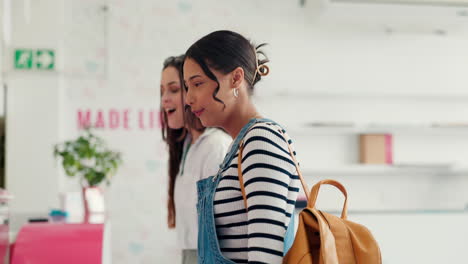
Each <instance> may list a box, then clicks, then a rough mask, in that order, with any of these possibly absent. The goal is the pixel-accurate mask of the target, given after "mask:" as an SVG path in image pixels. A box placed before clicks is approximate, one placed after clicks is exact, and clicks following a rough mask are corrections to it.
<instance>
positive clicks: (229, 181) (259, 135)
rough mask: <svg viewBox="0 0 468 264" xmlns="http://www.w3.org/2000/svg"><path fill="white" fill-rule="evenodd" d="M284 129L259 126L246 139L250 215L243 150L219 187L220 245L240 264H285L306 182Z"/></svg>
mask: <svg viewBox="0 0 468 264" xmlns="http://www.w3.org/2000/svg"><path fill="white" fill-rule="evenodd" d="M279 130H282V129H281V128H280V127H279V126H277V125H275V124H272V123H257V124H255V125H253V126H252V128H251V129H250V131H249V132H247V134H246V135H245V138H244V151H243V153H242V163H241V166H242V172H243V175H244V177H243V180H244V187H245V194H246V197H247V206H248V211H246V208H245V205H244V200H243V197H242V193H241V189H240V183H239V177H238V171H237V166H238V162H237V157H238V155H239V151H237V154H236V156H235V158H234V159H233V160H232V162H231V163H230V166H229V168H228V169H226V170H225V171H224V172H223V173H222V176H221V177H222V178H221V179H220V181H219V185H218V188H217V189H216V193H215V200H214V213H215V215H214V218H215V223H216V233H217V235H218V241H219V245H220V247H221V252H222V253H223V255H224V256H225V257H227V258H228V259H230V260H232V261H234V262H236V263H268V264H276V263H278V264H279V263H282V261H283V247H284V242H283V241H284V236H285V233H286V230H287V227H288V225H289V222H290V219H291V216H292V214H293V211H294V205H295V203H296V199H297V194H298V192H299V186H300V181H299V176H298V175H297V171H296V167H295V166H294V162H293V160H292V158H291V154H290V153H289V149H288V144H289V145H290V146H291V148H292V149H294V147H293V143H292V140H291V139H290V138H289V136H288V135H287V134H285V138H286V140H285V139H284V138H283V136H282V135H281V133H280V132H279ZM282 131H283V132H285V131H284V130H282ZM293 155H296V153H295V152H293Z"/></svg>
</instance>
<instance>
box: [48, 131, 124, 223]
mask: <svg viewBox="0 0 468 264" xmlns="http://www.w3.org/2000/svg"><path fill="white" fill-rule="evenodd" d="M54 156H55V158H56V159H60V160H61V162H62V167H63V169H64V171H65V173H66V174H67V175H68V176H70V177H78V178H79V179H80V183H81V186H82V191H83V203H84V207H85V208H84V209H85V214H86V215H89V213H90V207H89V205H90V204H89V197H88V193H95V192H96V191H98V192H99V193H100V192H101V190H100V188H99V187H98V185H99V184H100V183H102V182H103V181H106V183H107V184H110V179H111V177H112V176H113V175H114V174H115V173H116V172H117V169H118V168H119V166H120V165H121V164H122V159H121V155H120V153H119V152H116V151H112V150H110V149H108V148H107V146H106V144H105V142H104V140H103V139H102V138H100V137H98V136H96V135H94V134H93V133H92V131H91V129H90V128H87V129H86V130H84V132H83V133H82V135H81V136H79V137H78V138H77V139H75V140H69V141H65V142H63V143H60V144H57V145H55V146H54Z"/></svg>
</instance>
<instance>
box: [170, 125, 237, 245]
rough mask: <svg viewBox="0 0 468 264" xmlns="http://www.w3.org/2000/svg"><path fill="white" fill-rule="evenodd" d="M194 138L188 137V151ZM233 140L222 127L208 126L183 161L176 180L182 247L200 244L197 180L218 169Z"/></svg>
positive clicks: (177, 220)
mask: <svg viewBox="0 0 468 264" xmlns="http://www.w3.org/2000/svg"><path fill="white" fill-rule="evenodd" d="M190 141H191V137H187V138H186V139H185V142H184V151H185V150H186V149H187V147H188V144H189V143H190ZM231 142H232V139H231V137H230V136H229V135H228V134H226V133H225V132H223V131H222V130H220V129H217V128H206V129H205V131H204V132H203V134H201V135H200V137H199V138H198V139H197V141H195V143H194V144H193V145H192V146H190V149H189V151H188V152H187V154H186V157H185V166H184V163H183V161H182V162H181V164H180V166H181V167H180V169H179V174H178V175H177V177H176V181H175V189H174V201H175V212H176V231H177V242H178V245H179V247H181V248H182V249H196V248H197V238H198V219H197V206H196V205H197V198H198V197H197V181H199V180H202V179H205V178H208V177H209V176H213V175H214V174H216V173H217V172H218V169H219V165H220V164H221V163H222V162H223V159H224V156H225V155H226V152H227V150H228V148H229V145H230V144H231ZM182 166H184V168H182ZM182 171H183V174H182V175H181V173H182Z"/></svg>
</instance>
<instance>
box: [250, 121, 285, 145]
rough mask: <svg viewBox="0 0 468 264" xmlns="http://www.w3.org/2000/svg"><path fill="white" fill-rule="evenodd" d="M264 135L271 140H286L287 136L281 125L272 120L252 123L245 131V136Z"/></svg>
mask: <svg viewBox="0 0 468 264" xmlns="http://www.w3.org/2000/svg"><path fill="white" fill-rule="evenodd" d="M252 137H264V138H268V139H271V140H273V141H277V140H279V141H286V139H289V136H288V135H287V133H286V130H284V129H283V127H282V126H281V125H279V124H277V123H275V122H273V121H271V122H258V123H256V124H254V125H253V126H252V127H251V128H250V129H249V131H248V132H247V134H246V136H245V138H246V139H249V138H252Z"/></svg>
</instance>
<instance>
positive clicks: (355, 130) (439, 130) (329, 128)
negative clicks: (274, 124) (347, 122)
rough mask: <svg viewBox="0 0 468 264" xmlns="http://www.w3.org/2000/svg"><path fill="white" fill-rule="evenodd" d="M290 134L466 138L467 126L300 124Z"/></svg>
mask: <svg viewBox="0 0 468 264" xmlns="http://www.w3.org/2000/svg"><path fill="white" fill-rule="evenodd" d="M288 132H289V133H291V134H296V135H297V134H299V135H317V136H320V135H322V136H339V135H358V134H386V133H388V134H393V135H398V134H417V135H433V136H439V135H440V136H444V135H456V136H466V137H467V138H468V126H453V127H449V126H446V127H443V126H440V127H439V126H429V125H427V126H425V125H354V126H352V125H351V126H333V125H320V126H318V125H316V126H314V125H308V124H305V125H302V126H292V127H290V128H289V129H288Z"/></svg>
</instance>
